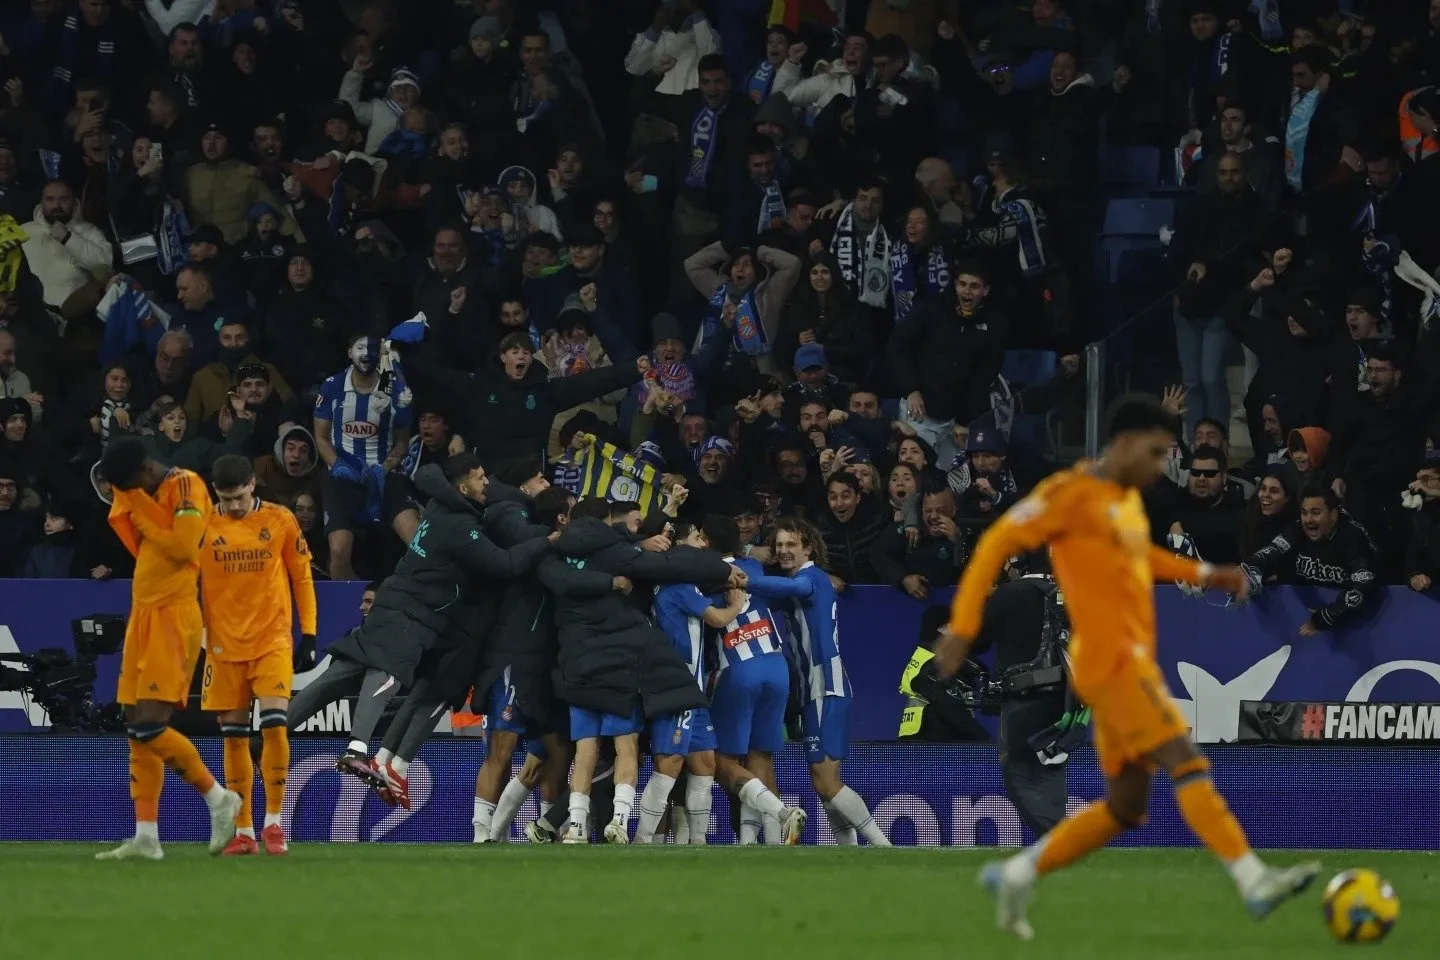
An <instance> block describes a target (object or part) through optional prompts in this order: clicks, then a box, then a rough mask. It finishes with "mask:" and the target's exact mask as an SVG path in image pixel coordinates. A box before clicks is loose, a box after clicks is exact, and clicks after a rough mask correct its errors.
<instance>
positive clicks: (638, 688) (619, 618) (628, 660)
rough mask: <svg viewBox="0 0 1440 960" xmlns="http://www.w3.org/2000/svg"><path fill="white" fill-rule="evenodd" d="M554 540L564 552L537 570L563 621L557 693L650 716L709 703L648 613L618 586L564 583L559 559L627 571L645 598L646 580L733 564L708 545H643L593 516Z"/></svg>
mask: <svg viewBox="0 0 1440 960" xmlns="http://www.w3.org/2000/svg"><path fill="white" fill-rule="evenodd" d="M555 547H556V552H557V553H558V554H559V558H552V559H550V560H547V561H546V562H545V563H544V564H542V565H541V569H540V575H541V578H542V580H543V581H544V582H545V583H546V585H547V586H550V587H551V589H552V590H555V592H556V598H555V599H556V604H555V623H556V625H557V626H558V627H559V628H560V657H559V665H558V666H557V668H556V670H555V693H556V696H558V697H560V699H562V700H565V701H566V702H568V703H571V704H574V705H575V706H578V707H583V708H585V709H587V710H598V711H600V712H602V713H609V714H614V715H616V716H622V717H623V716H629V715H630V714H631V713H632V712H633V711H634V709H635V707H636V705H637V704H639V705H640V706H641V707H642V708H643V710H644V713H645V716H647V717H653V716H656V715H658V714H662V713H677V712H679V711H682V710H690V709H693V708H695V707H703V706H705V705H706V700H705V695H704V694H703V693H702V692H701V690H700V688H699V687H697V686H696V685H695V678H694V677H693V676H692V675H691V674H690V669H689V667H687V666H686V665H685V661H684V660H682V659H681V657H680V654H679V653H678V652H677V651H676V650H675V648H674V647H672V646H671V645H670V641H669V640H667V639H666V637H665V634H664V633H662V632H661V631H660V630H659V629H658V628H657V627H656V626H655V625H654V624H653V623H651V622H650V618H649V616H647V615H646V614H645V613H644V612H642V610H641V609H640V608H639V607H638V606H635V605H632V603H631V602H630V601H629V600H627V598H626V597H624V596H622V595H621V594H619V593H615V592H613V591H612V592H610V593H607V594H606V595H605V596H603V597H600V598H595V597H593V596H588V597H587V596H578V595H575V594H574V593H572V592H570V591H568V590H566V589H564V588H565V587H566V584H565V583H564V579H563V578H564V573H563V571H559V570H557V569H556V566H557V564H558V565H559V566H562V567H564V566H568V567H570V568H572V569H574V570H580V571H591V570H594V571H598V572H601V573H604V574H607V575H609V576H611V577H616V576H624V577H628V578H630V579H631V580H632V581H635V588H634V590H633V591H632V592H631V598H639V599H644V600H647V601H648V599H649V598H650V597H651V595H652V593H651V591H650V590H649V589H648V587H647V586H646V585H644V582H645V581H648V582H649V583H696V584H715V583H723V582H725V580H727V579H728V578H729V575H730V565H729V564H727V563H726V562H725V561H724V560H722V559H721V558H720V555H719V554H717V553H713V552H710V551H706V550H693V549H689V548H683V547H677V548H675V549H673V550H669V551H667V552H665V553H648V552H645V551H643V550H641V549H640V547H639V545H638V544H637V543H636V542H634V540H633V538H632V537H631V536H630V534H628V533H626V532H625V531H623V530H621V529H619V528H618V527H613V526H610V525H609V524H607V523H605V522H603V521H601V520H596V519H593V518H581V519H578V520H573V521H571V523H570V525H569V526H568V527H567V528H566V529H565V532H564V533H563V534H561V536H560V539H559V540H558V541H556V543H555ZM561 558H563V560H562V559H561ZM637 602H638V601H637Z"/></svg>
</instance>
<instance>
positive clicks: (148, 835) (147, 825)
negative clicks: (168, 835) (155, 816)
mask: <svg viewBox="0 0 1440 960" xmlns="http://www.w3.org/2000/svg"><path fill="white" fill-rule="evenodd" d="M135 839H136V840H154V841H155V842H156V843H159V842H160V824H158V823H156V822H155V821H154V820H136V821H135Z"/></svg>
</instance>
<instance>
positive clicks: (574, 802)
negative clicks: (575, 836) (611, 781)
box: [570, 790, 619, 836]
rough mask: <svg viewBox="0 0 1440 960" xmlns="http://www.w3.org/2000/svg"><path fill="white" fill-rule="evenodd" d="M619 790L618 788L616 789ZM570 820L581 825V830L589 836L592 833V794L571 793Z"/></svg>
mask: <svg viewBox="0 0 1440 960" xmlns="http://www.w3.org/2000/svg"><path fill="white" fill-rule="evenodd" d="M616 792H617V793H618V792H619V791H618V790H617V791H616ZM570 822H571V823H578V824H579V825H580V832H581V833H582V834H585V835H586V836H589V834H590V794H588V793H575V792H573V791H572V792H571V794H570Z"/></svg>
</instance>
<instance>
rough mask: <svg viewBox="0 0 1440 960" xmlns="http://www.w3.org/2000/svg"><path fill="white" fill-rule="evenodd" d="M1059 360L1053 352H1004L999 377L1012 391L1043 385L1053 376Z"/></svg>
mask: <svg viewBox="0 0 1440 960" xmlns="http://www.w3.org/2000/svg"><path fill="white" fill-rule="evenodd" d="M1059 365H1060V359H1059V357H1057V356H1056V355H1055V351H1053V350H1006V351H1005V359H1004V361H1003V362H1002V363H1001V366H1000V375H1001V376H1002V377H1004V378H1005V379H1006V380H1007V381H1008V382H1009V383H1010V385H1011V388H1012V389H1018V388H1019V387H1021V386H1029V385H1031V384H1035V383H1044V382H1045V381H1046V380H1049V379H1050V378H1051V377H1053V376H1055V371H1056V369H1057V368H1058V367H1059Z"/></svg>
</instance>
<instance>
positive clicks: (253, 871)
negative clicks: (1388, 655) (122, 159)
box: [0, 844, 1440, 960]
mask: <svg viewBox="0 0 1440 960" xmlns="http://www.w3.org/2000/svg"><path fill="white" fill-rule="evenodd" d="M101 849H104V848H103V847H101V846H96V845H92V844H5V845H0V864H3V868H0V904H3V905H4V906H3V910H4V914H3V916H4V919H3V920H0V957H22V956H35V957H79V956H95V955H99V956H105V957H112V958H113V957H121V958H127V957H205V958H229V957H254V956H257V955H258V956H277V957H323V956H331V955H333V956H336V957H360V958H364V957H382V956H385V957H395V956H410V957H426V956H466V957H476V956H481V957H486V956H492V957H531V956H535V957H540V956H572V957H573V956H582V957H583V956H588V957H612V956H625V957H627V960H649V958H652V957H653V958H665V960H674V958H676V957H688V958H701V960H706V958H711V957H714V958H722V957H723V958H727V960H729V958H735V957H744V958H755V960H763V958H769V957H816V958H827V960H828V958H848V957H856V958H860V957H864V958H887V960H888V958H897V960H898V958H903V960H920V958H930V957H934V958H941V957H943V958H946V960H954V958H957V957H970V958H982V960H999V958H1007V957H1037V958H1038V957H1045V958H1063V960H1088V958H1097V960H1098V958H1106V960H1127V958H1137V960H1138V958H1146V960H1154V958H1165V960H1182V958H1207V960H1217V958H1218V960H1247V958H1256V960H1287V958H1293V960H1301V958H1306V960H1309V958H1314V957H1324V956H1344V955H1347V954H1348V953H1352V952H1354V951H1356V950H1360V951H1366V952H1371V951H1376V950H1378V951H1379V952H1380V953H1382V954H1383V955H1384V956H1387V957H1407V958H1409V957H1415V958H1418V957H1434V956H1436V946H1435V944H1436V943H1437V941H1440V918H1437V913H1436V910H1435V905H1434V901H1435V898H1434V893H1435V883H1436V877H1435V874H1436V872H1437V870H1440V859H1437V858H1436V857H1434V856H1432V855H1429V854H1417V853H1368V852H1360V853H1356V852H1339V853H1328V854H1322V855H1321V859H1322V861H1323V862H1324V864H1325V868H1326V869H1325V874H1324V877H1326V878H1328V877H1329V876H1330V875H1331V874H1332V873H1334V872H1338V871H1339V870H1341V869H1344V868H1347V867H1352V866H1366V867H1370V868H1372V869H1375V870H1378V871H1380V872H1381V873H1382V874H1384V875H1385V876H1387V877H1388V878H1389V879H1390V880H1391V881H1392V882H1393V884H1394V885H1395V888H1396V890H1397V891H1398V893H1399V895H1400V898H1401V905H1402V907H1401V916H1400V920H1399V923H1398V924H1397V925H1396V928H1395V930H1394V932H1393V933H1392V934H1391V935H1390V938H1389V939H1388V940H1387V941H1386V942H1384V943H1383V944H1381V945H1379V946H1378V947H1375V946H1348V945H1341V944H1336V943H1334V942H1333V941H1332V940H1331V939H1330V937H1329V935H1328V934H1327V933H1326V931H1325V927H1324V924H1323V923H1322V921H1321V916H1320V889H1319V885H1317V887H1316V888H1313V889H1311V890H1310V891H1308V892H1307V893H1306V894H1305V895H1304V896H1303V897H1302V898H1301V899H1300V900H1299V901H1297V902H1294V903H1291V904H1288V905H1287V906H1285V907H1284V908H1282V909H1281V910H1280V911H1279V912H1277V913H1276V914H1274V915H1273V916H1271V917H1270V918H1269V919H1268V920H1265V921H1263V922H1261V923H1256V922H1254V921H1252V920H1250V919H1249V918H1248V917H1247V916H1246V915H1245V914H1244V912H1243V911H1242V909H1241V907H1240V905H1239V902H1238V901H1237V899H1236V896H1235V893H1234V890H1233V888H1232V887H1231V885H1230V882H1229V880H1228V878H1227V877H1226V876H1225V875H1224V873H1223V871H1221V870H1220V869H1219V868H1218V867H1216V866H1215V864H1214V863H1213V862H1212V861H1210V859H1209V858H1208V857H1207V856H1206V855H1205V854H1204V853H1203V852H1201V851H1198V850H1160V849H1132V850H1113V851H1106V852H1103V853H1101V854H1099V855H1098V856H1095V857H1092V858H1091V859H1089V860H1087V861H1085V862H1084V863H1083V864H1081V865H1079V866H1078V867H1076V868H1073V869H1071V870H1069V871H1066V872H1064V873H1062V874H1060V875H1057V876H1055V877H1051V878H1049V879H1048V880H1046V881H1044V882H1043V883H1042V885H1041V887H1040V893H1039V899H1038V900H1037V902H1036V904H1035V905H1034V907H1033V908H1032V910H1031V920H1032V922H1033V923H1034V925H1035V929H1036V936H1035V940H1034V941H1033V942H1031V943H1028V944H1022V943H1017V942H1015V941H1013V940H1011V939H1009V938H1008V937H1006V936H1005V935H1002V934H1001V933H999V932H998V931H997V930H995V928H994V927H993V925H992V918H991V912H990V901H989V899H988V898H987V897H986V896H984V894H983V893H982V892H981V891H980V890H979V889H978V888H977V887H976V885H975V873H976V870H977V869H978V868H979V866H980V864H981V863H983V862H984V861H985V860H987V859H989V858H991V857H994V856H995V855H996V851H994V850H973V849H972V850H957V849H944V848H939V849H924V850H914V849H910V850H873V851H872V850H866V849H859V850H838V849H834V848H808V847H802V848H797V849H788V850H773V849H764V848H751V849H743V850H742V849H736V848H731V847H716V848H711V849H708V850H700V849H674V848H658V849H646V848H637V847H628V848H613V847H599V846H594V847H588V848H574V847H559V846H545V847H537V846H531V845H528V844H506V845H499V846H493V847H483V848H481V847H470V846H430V845H424V846H420V845H415V846H408V845H401V844H306V845H296V846H295V847H294V848H293V849H292V851H291V853H290V855H289V856H288V857H285V858H273V859H267V858H266V857H264V856H259V857H247V858H243V859H228V858H227V859H221V858H211V857H210V856H208V855H207V854H206V853H205V851H204V849H203V848H202V847H200V846H198V845H194V844H170V845H168V846H167V847H166V859H165V860H164V861H163V862H161V863H135V862H128V863H97V862H95V861H94V860H93V859H92V857H93V855H94V853H95V852H97V851H98V850H101ZM1300 858H1301V855H1300V854H1297V853H1290V852H1287V853H1277V854H1274V855H1272V857H1271V858H1270V859H1272V860H1273V861H1274V862H1277V863H1284V862H1291V861H1293V860H1297V859H1300Z"/></svg>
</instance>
